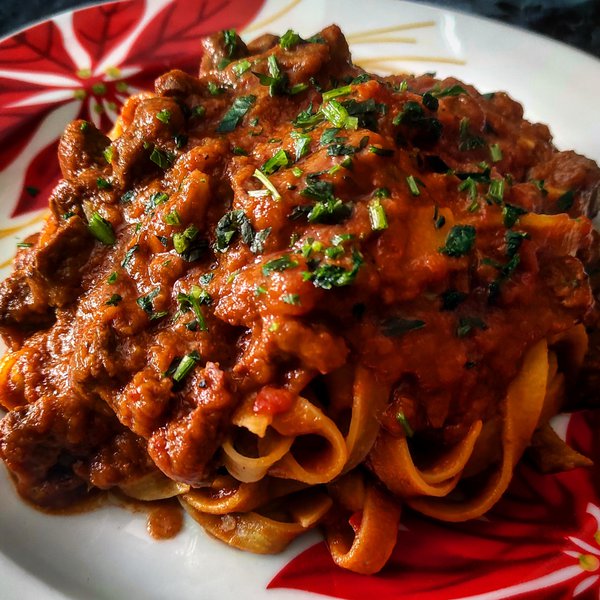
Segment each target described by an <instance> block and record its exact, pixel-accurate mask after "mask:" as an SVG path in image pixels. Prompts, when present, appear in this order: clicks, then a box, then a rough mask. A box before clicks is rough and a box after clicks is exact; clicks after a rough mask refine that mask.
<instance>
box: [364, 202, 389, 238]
mask: <svg viewBox="0 0 600 600" xmlns="http://www.w3.org/2000/svg"><path fill="white" fill-rule="evenodd" d="M369 220H370V221H371V229H372V230H373V231H382V230H384V229H387V227H388V220H387V215H386V214H385V209H384V208H383V206H382V205H381V201H380V200H379V198H374V199H373V200H371V201H370V202H369Z"/></svg>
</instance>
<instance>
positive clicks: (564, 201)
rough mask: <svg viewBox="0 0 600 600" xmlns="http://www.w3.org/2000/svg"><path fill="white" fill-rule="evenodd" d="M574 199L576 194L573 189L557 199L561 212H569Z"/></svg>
mask: <svg viewBox="0 0 600 600" xmlns="http://www.w3.org/2000/svg"><path fill="white" fill-rule="evenodd" d="M574 201H575V194H574V193H573V190H568V191H566V192H565V193H564V194H563V195H562V196H560V198H559V199H558V200H557V201H556V206H557V207H558V209H559V210H560V212H568V211H569V210H570V209H571V207H572V206H573V202H574Z"/></svg>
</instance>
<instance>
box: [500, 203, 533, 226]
mask: <svg viewBox="0 0 600 600" xmlns="http://www.w3.org/2000/svg"><path fill="white" fill-rule="evenodd" d="M524 214H527V211H526V210H525V209H524V208H521V207H520V206H514V205H513V204H508V203H506V204H504V206H503V207H502V219H503V223H504V227H506V228H508V229H510V228H511V227H512V226H513V225H514V224H515V223H516V222H517V221H518V220H519V217H521V216H522V215H524Z"/></svg>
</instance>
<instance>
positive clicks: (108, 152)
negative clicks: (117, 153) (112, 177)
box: [102, 146, 114, 165]
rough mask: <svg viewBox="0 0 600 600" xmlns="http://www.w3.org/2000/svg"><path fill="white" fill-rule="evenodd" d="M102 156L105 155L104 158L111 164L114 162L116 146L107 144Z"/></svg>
mask: <svg viewBox="0 0 600 600" xmlns="http://www.w3.org/2000/svg"><path fill="white" fill-rule="evenodd" d="M102 156H104V160H105V161H106V162H107V163H108V164H109V165H110V164H112V161H113V158H114V148H113V147H112V146H107V147H106V148H104V150H103V151H102Z"/></svg>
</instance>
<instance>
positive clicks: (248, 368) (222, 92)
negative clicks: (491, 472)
mask: <svg viewBox="0 0 600 600" xmlns="http://www.w3.org/2000/svg"><path fill="white" fill-rule="evenodd" d="M202 44H203V54H202V60H201V67H200V73H199V77H198V78H196V77H193V76H191V75H188V74H185V73H183V72H181V71H177V70H175V71H171V72H169V73H166V74H165V75H163V76H162V77H160V78H159V79H158V80H157V81H156V84H155V90H154V93H148V94H141V95H139V96H135V97H132V98H131V99H130V100H129V101H128V103H127V104H126V106H125V108H124V110H123V114H122V122H121V124H120V132H119V135H118V137H116V139H114V141H111V140H110V139H109V138H108V137H107V136H106V135H105V134H104V133H102V132H100V131H98V130H97V129H96V128H95V127H94V126H93V125H92V124H91V123H88V122H84V121H75V122H73V123H71V124H70V125H68V127H67V129H66V131H65V133H64V135H63V137H62V140H61V143H60V149H59V160H60V165H61V169H62V173H63V176H64V180H63V181H62V182H61V183H60V184H59V185H58V186H57V188H56V189H55V191H54V193H53V195H52V197H51V198H50V208H51V215H50V217H49V218H48V221H47V224H46V226H45V228H44V230H43V231H42V232H41V233H40V234H39V235H37V236H33V237H32V238H31V239H30V240H29V241H30V242H32V247H31V248H27V249H22V250H19V252H18V255H17V257H16V259H15V267H14V272H13V274H12V275H11V276H10V277H9V278H8V279H7V280H6V281H5V283H4V284H3V287H2V291H1V293H0V326H1V331H2V334H3V336H4V338H5V340H6V341H7V343H8V344H9V345H10V348H11V349H12V350H13V352H11V353H9V354H8V355H7V357H6V358H5V359H4V365H3V373H4V377H3V379H2V386H3V387H2V389H1V392H0V393H1V395H0V402H1V403H2V405H4V407H5V408H6V409H7V410H8V413H7V414H6V416H5V417H4V418H3V419H2V421H1V424H0V456H1V457H2V458H3V460H4V462H5V463H6V465H7V467H8V469H9V470H10V472H11V473H12V475H13V476H14V478H15V481H16V485H17V487H18V490H19V492H20V493H21V494H22V495H23V496H25V497H26V498H28V499H30V500H31V501H33V502H34V503H37V504H39V505H41V506H45V507H61V506H66V505H70V504H72V503H74V502H76V501H78V500H79V499H81V498H82V497H84V496H85V495H86V494H88V491H89V490H90V489H91V488H100V489H110V488H111V487H113V486H117V485H123V484H126V483H127V482H130V481H132V480H135V479H136V478H138V477H140V476H141V475H143V474H147V473H151V472H155V471H156V470H157V469H159V470H160V471H162V473H164V474H165V475H166V476H167V477H169V478H170V479H172V480H175V481H177V482H182V483H185V484H189V485H191V486H202V485H203V484H204V483H205V482H207V481H211V479H212V477H213V476H214V474H215V473H216V472H219V473H221V472H222V467H221V465H222V458H221V454H220V450H219V448H220V445H221V444H222V442H223V440H224V438H225V437H226V435H228V433H229V432H230V431H231V428H232V427H233V425H232V414H233V413H234V411H235V409H236V407H238V406H239V405H240V403H242V402H243V401H245V400H247V399H248V398H254V397H256V399H255V402H254V410H255V412H257V413H259V414H261V413H262V414H266V415H273V414H277V413H283V412H285V411H286V410H287V409H288V408H289V407H290V406H291V404H292V403H293V402H294V399H295V398H297V396H298V395H299V394H302V395H303V396H306V397H307V398H309V399H310V400H311V402H313V403H314V404H316V405H317V406H320V407H322V408H323V407H324V409H330V410H331V411H332V414H333V413H334V412H335V410H334V408H335V407H333V404H334V400H335V393H333V392H331V387H332V382H333V383H334V384H335V385H336V386H339V388H340V389H343V388H344V387H345V388H346V389H347V388H348V386H351V385H352V372H353V370H354V369H356V368H357V367H358V366H360V367H362V368H366V369H367V370H368V371H369V372H371V373H372V374H374V376H375V378H376V380H377V381H378V382H379V383H380V384H381V385H383V386H386V388H387V389H389V397H388V400H387V408H385V410H384V411H383V412H382V413H380V414H379V415H378V417H377V418H378V420H379V423H380V424H381V426H382V431H386V432H388V433H389V434H391V435H392V436H396V437H402V436H406V435H409V436H411V444H413V445H414V447H415V448H419V447H420V448H426V447H430V446H435V447H437V448H442V449H443V448H447V447H450V446H451V445H453V444H455V443H456V442H457V441H458V440H460V439H462V438H463V437H464V436H465V434H466V432H467V431H468V430H469V428H470V427H471V425H472V424H473V423H474V422H475V421H476V420H478V419H481V420H483V422H484V423H485V422H489V421H490V420H492V419H493V418H494V417H496V416H498V412H499V410H500V409H499V406H500V405H501V404H500V401H501V399H502V398H503V397H504V396H505V394H506V390H507V387H508V385H509V383H510V382H511V380H513V378H514V377H515V376H516V374H517V373H518V371H519V369H520V365H521V361H522V358H523V356H524V354H525V352H526V351H527V349H528V348H530V347H531V346H532V345H533V344H534V343H535V342H536V341H538V340H541V339H544V338H547V339H549V340H551V339H553V336H556V335H558V334H561V332H565V331H567V330H570V329H572V328H573V327H574V326H575V325H577V324H580V323H584V324H585V325H587V326H588V328H593V327H594V326H595V323H596V316H597V311H596V305H595V303H594V295H593V291H592V286H591V285H590V281H589V278H588V275H587V274H586V270H587V272H591V271H592V270H593V268H594V266H595V264H596V262H597V247H598V246H597V242H596V234H595V233H594V231H593V229H592V224H591V221H590V219H589V218H588V217H593V216H594V215H595V213H596V210H597V203H598V190H599V188H600V171H599V169H598V167H597V165H596V164H595V163H594V162H593V161H591V160H588V159H586V158H584V157H582V156H579V155H577V154H575V153H574V152H558V151H557V150H556V148H555V147H554V146H553V144H552V140H551V136H550V133H549V130H548V128H547V127H546V126H545V125H540V124H531V123H529V122H527V121H525V120H523V118H522V114H523V113H522V108H521V106H520V105H519V104H518V103H517V102H515V101H513V100H511V99H510V98H509V96H508V95H507V94H505V93H503V92H496V93H493V94H484V95H482V94H480V93H479V92H478V91H476V90H475V89H474V88H473V87H471V86H470V85H467V84H464V83H461V82H459V81H457V80H455V79H445V80H438V79H435V78H434V77H433V76H431V75H423V76H419V77H412V76H401V75H398V76H390V77H379V76H376V75H370V74H367V73H365V72H364V71H363V70H362V69H360V68H358V67H356V66H354V65H353V64H352V62H351V59H350V55H349V50H348V46H347V43H346V41H345V39H344V37H343V35H342V34H341V32H340V30H339V29H338V28H337V27H335V26H331V27H328V28H327V29H325V30H323V31H322V32H321V33H320V34H318V35H317V36H315V37H314V38H311V39H310V40H306V41H305V40H300V39H297V38H296V37H295V36H294V35H292V34H291V33H288V34H286V36H284V37H283V38H281V39H280V38H279V37H276V36H271V35H267V36H262V37H260V38H259V39H257V40H255V41H254V42H252V43H250V44H248V45H246V44H244V43H243V42H242V40H241V39H240V38H239V37H237V36H236V35H234V34H233V33H232V32H221V33H218V34H215V35H213V36H210V37H208V38H206V39H205V40H203V42H202ZM540 215H545V216H543V217H541V216H540ZM560 358H561V355H560V353H559V359H560ZM563 363H568V360H563ZM587 364H588V367H589V368H588V369H587V371H586V370H585V368H584V373H587V377H593V376H594V374H595V367H594V364H595V363H594V359H593V358H591V357H588V363H587ZM590 365H591V366H590ZM569 383H570V384H573V383H574V382H572V381H570V382H569ZM584 387H585V385H584ZM328 389H329V392H328V391H327V390H328ZM570 396H571V401H574V394H570ZM332 398H333V400H332ZM555 412H556V411H555ZM338 421H339V422H340V423H342V421H343V418H342V417H339V419H338ZM340 427H341V428H342V430H343V428H344V427H345V426H344V425H343V423H342V424H340Z"/></svg>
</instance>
